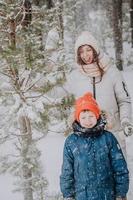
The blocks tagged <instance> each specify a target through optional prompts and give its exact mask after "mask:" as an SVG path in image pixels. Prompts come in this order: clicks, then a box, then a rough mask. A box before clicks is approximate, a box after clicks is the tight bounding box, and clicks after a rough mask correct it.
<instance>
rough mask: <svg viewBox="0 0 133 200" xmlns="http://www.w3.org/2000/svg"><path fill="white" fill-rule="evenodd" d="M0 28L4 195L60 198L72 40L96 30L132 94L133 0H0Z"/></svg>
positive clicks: (24, 199) (0, 182)
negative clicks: (81, 34)
mask: <svg viewBox="0 0 133 200" xmlns="http://www.w3.org/2000/svg"><path fill="white" fill-rule="evenodd" d="M0 29H1V31H0V188H1V189H0V196H1V199H2V200H7V199H9V198H10V199H11V200H18V199H19V200H45V199H50V200H54V199H61V198H62V197H61V196H60V190H59V174H60V168H61V162H62V149H63V143H64V140H65V138H66V135H68V133H69V132H70V131H71V127H70V123H69V115H70V113H71V106H72V105H73V101H74V96H73V95H72V94H71V93H68V92H66V91H65V90H64V93H63V95H62V93H60V91H62V89H64V88H63V85H64V84H65V82H66V80H67V77H69V74H70V73H71V72H72V70H73V69H74V67H75V61H74V43H75V39H76V37H77V35H79V34H80V33H81V32H82V31H83V30H88V31H90V32H91V33H92V34H94V36H95V37H96V39H97V40H98V42H99V44H100V46H101V48H102V49H103V50H104V51H105V52H106V53H107V54H108V55H109V56H110V58H111V59H112V62H113V63H114V64H115V65H116V67H118V68H119V69H120V70H121V71H123V74H124V76H125V79H126V81H127V84H128V86H129V90H130V92H131V94H132V98H133V91H132V87H131V83H132V79H133V0H123V1H122V0H99V1H98V0H82V1H81V0H0ZM73 81H74V82H76V81H78V77H77V79H76V80H73ZM55 89H56V90H55ZM55 91H56V92H55ZM57 91H58V92H57ZM132 139H133V138H132ZM127 143H128V148H129V147H131V149H129V158H128V159H129V160H130V162H129V163H130V166H131V165H132V162H133V157H132V153H131V151H132V148H133V147H132V143H131V141H130V139H127ZM131 171H132V170H131ZM131 180H132V173H131ZM132 185H133V184H131V186H130V187H131V188H133V187H132ZM132 197H133V194H132V189H130V191H129V199H128V200H131V199H132Z"/></svg>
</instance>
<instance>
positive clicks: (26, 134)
mask: <svg viewBox="0 0 133 200" xmlns="http://www.w3.org/2000/svg"><path fill="white" fill-rule="evenodd" d="M19 123H20V132H21V134H22V158H23V167H22V177H23V180H24V190H23V193H24V200H33V190H32V169H31V168H29V164H30V158H29V157H28V156H27V154H28V150H29V147H30V144H31V142H32V133H31V125H30V120H29V118H28V117H27V116H21V117H20V118H19Z"/></svg>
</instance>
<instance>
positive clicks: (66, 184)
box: [60, 141, 75, 198]
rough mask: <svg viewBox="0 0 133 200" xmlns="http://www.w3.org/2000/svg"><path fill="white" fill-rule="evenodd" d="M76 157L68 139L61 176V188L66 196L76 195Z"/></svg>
mask: <svg viewBox="0 0 133 200" xmlns="http://www.w3.org/2000/svg"><path fill="white" fill-rule="evenodd" d="M73 165H74V159H73V155H72V152H71V149H70V147H69V145H68V144H67V141H66V143H65V145H64V152H63V165H62V172H61V176H60V188H61V192H62V193H63V197H64V198H68V197H74V193H75V189H74V169H73Z"/></svg>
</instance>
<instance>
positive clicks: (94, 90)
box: [92, 77, 96, 99]
mask: <svg viewBox="0 0 133 200" xmlns="http://www.w3.org/2000/svg"><path fill="white" fill-rule="evenodd" d="M92 79H93V97H94V98H95V99H96V85H95V77H92Z"/></svg>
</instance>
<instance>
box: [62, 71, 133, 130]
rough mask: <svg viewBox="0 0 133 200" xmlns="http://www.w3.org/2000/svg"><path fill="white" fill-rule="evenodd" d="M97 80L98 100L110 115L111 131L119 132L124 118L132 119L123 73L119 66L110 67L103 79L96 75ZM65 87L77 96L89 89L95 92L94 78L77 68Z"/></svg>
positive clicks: (102, 108)
mask: <svg viewBox="0 0 133 200" xmlns="http://www.w3.org/2000/svg"><path fill="white" fill-rule="evenodd" d="M95 81H96V83H95V89H96V100H97V102H98V104H99V106H100V108H101V110H103V111H105V112H106V113H107V115H108V117H109V121H110V122H111V128H110V131H112V132H117V131H119V130H120V129H121V125H120V124H121V123H120V122H121V121H122V120H124V119H129V121H130V120H131V100H130V96H129V94H128V91H127V88H126V84H125V81H124V79H123V77H122V74H121V72H120V71H118V69H117V68H115V67H109V68H108V70H107V71H106V72H105V73H104V75H103V77H102V80H101V81H100V78H99V77H96V80H95ZM65 89H66V90H67V91H68V92H69V93H72V94H74V95H75V97H76V98H78V97H79V96H82V95H83V94H84V93H86V92H87V91H90V92H92V93H93V79H92V78H91V77H87V76H85V75H83V74H82V73H81V72H80V71H79V70H78V69H75V70H73V71H72V73H71V74H70V76H69V78H68V80H67V82H66V85H65Z"/></svg>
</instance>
